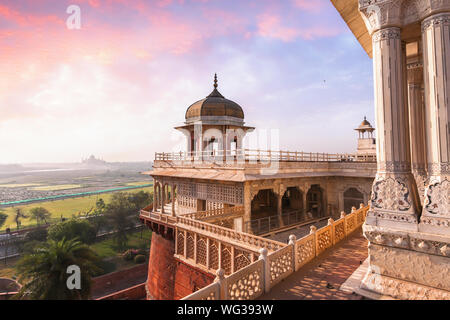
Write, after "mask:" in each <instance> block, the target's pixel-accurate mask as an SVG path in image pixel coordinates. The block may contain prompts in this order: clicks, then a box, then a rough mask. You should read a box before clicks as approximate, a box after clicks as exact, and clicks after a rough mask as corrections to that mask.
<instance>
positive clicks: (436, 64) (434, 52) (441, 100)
mask: <svg viewBox="0 0 450 320" xmlns="http://www.w3.org/2000/svg"><path fill="white" fill-rule="evenodd" d="M422 41H423V59H424V77H425V81H424V82H425V83H424V84H425V105H426V112H425V121H426V124H427V125H426V137H427V147H428V148H427V160H428V175H429V181H428V184H427V187H426V189H425V202H424V206H423V211H422V217H421V221H420V230H421V231H423V232H427V233H438V234H443V235H450V163H449V162H450V161H449V159H450V133H449V132H450V126H449V120H450V108H449V100H450V12H446V13H440V14H436V15H433V16H431V17H429V18H427V19H425V20H424V21H423V22H422Z"/></svg>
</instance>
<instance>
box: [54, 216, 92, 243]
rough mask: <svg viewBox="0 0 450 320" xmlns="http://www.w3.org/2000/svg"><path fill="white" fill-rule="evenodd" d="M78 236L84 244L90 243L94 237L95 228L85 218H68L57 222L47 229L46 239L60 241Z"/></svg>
mask: <svg viewBox="0 0 450 320" xmlns="http://www.w3.org/2000/svg"><path fill="white" fill-rule="evenodd" d="M63 238H66V240H71V239H75V238H78V240H80V241H81V242H83V243H85V244H92V243H93V242H94V241H95V238H96V230H95V228H94V227H93V226H92V225H91V224H90V223H89V221H87V220H82V219H70V220H67V221H63V222H58V223H56V224H54V225H52V226H51V227H50V228H49V229H48V239H49V240H56V241H60V240H62V239H63Z"/></svg>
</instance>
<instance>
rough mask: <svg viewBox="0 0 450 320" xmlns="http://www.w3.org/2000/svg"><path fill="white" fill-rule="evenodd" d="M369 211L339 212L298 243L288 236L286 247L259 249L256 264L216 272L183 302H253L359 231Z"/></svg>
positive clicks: (361, 207)
mask: <svg viewBox="0 0 450 320" xmlns="http://www.w3.org/2000/svg"><path fill="white" fill-rule="evenodd" d="M368 210H369V206H366V207H364V206H363V205H362V204H361V206H360V208H359V209H358V210H356V208H353V209H352V212H351V213H350V214H348V215H345V214H344V213H342V214H341V218H340V219H338V220H337V221H334V220H333V219H329V220H328V225H327V226H325V227H323V228H321V229H318V230H317V228H316V227H314V226H311V232H310V234H309V235H307V236H305V237H303V238H301V239H299V240H296V238H295V236H294V235H291V236H290V237H289V244H288V245H287V246H285V247H283V248H280V249H279V250H277V251H275V252H272V253H270V254H269V253H268V251H267V249H265V248H262V249H260V250H259V252H260V256H259V260H258V261H254V262H252V263H251V264H249V265H248V266H246V267H244V268H241V269H240V270H239V271H237V272H234V273H232V274H231V275H229V276H228V277H226V274H225V271H224V270H223V269H219V270H218V271H217V277H216V280H215V282H214V283H212V284H211V285H209V286H207V287H205V288H203V289H202V290H199V291H197V292H194V293H192V294H191V295H189V296H186V297H184V298H183V300H206V299H215V300H232V299H240V300H244V299H246V300H250V299H256V298H257V297H259V296H261V295H262V294H264V293H267V292H269V291H270V290H271V289H272V288H273V287H274V286H275V285H277V284H278V283H279V282H280V281H282V280H283V279H285V278H286V277H288V276H289V275H291V274H292V273H294V272H296V271H298V270H299V269H300V268H302V267H303V266H304V265H305V264H307V263H308V262H310V261H311V260H313V259H314V258H315V257H317V256H318V255H320V254H321V253H322V252H323V251H325V250H326V249H328V248H330V247H332V246H334V245H335V244H337V243H338V242H340V241H341V240H343V239H344V238H345V237H347V236H348V235H350V234H351V233H352V232H353V231H355V230H356V229H357V228H359V227H360V226H361V225H362V224H363V223H364V220H365V217H366V214H367V211H368ZM262 288H263V289H262Z"/></svg>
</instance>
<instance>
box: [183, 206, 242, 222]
mask: <svg viewBox="0 0 450 320" xmlns="http://www.w3.org/2000/svg"><path fill="white" fill-rule="evenodd" d="M235 215H236V216H238V215H244V207H243V206H234V207H228V208H219V209H212V210H206V211H199V212H192V213H187V214H183V215H182V216H183V217H185V218H190V219H195V220H209V219H215V218H221V217H228V216H235Z"/></svg>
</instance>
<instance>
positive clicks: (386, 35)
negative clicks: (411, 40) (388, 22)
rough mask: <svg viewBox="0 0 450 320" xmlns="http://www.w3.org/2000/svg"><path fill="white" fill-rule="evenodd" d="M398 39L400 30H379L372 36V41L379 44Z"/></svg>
mask: <svg viewBox="0 0 450 320" xmlns="http://www.w3.org/2000/svg"><path fill="white" fill-rule="evenodd" d="M400 38H401V35H400V29H398V28H388V29H381V30H379V31H377V32H375V33H374V34H373V36H372V41H373V42H380V41H383V40H391V39H400Z"/></svg>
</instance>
